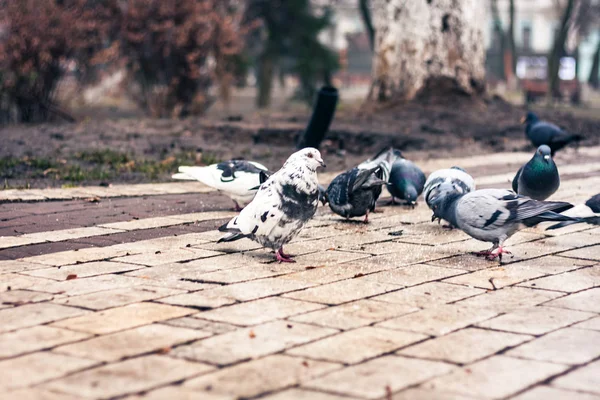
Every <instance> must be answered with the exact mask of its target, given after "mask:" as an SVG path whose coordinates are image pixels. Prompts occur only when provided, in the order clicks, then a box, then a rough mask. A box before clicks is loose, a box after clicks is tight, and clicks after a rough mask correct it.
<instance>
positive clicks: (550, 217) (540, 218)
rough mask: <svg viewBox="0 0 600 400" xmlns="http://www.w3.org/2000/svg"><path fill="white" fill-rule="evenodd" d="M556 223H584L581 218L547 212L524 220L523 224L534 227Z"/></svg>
mask: <svg viewBox="0 0 600 400" xmlns="http://www.w3.org/2000/svg"><path fill="white" fill-rule="evenodd" d="M555 221H560V222H570V224H576V223H580V222H582V221H581V218H573V217H568V216H566V215H562V214H559V213H556V212H554V211H545V212H543V213H541V214H538V215H536V216H533V217H530V218H527V219H524V220H523V223H524V224H525V225H526V226H529V227H532V226H535V225H537V224H540V223H542V222H555Z"/></svg>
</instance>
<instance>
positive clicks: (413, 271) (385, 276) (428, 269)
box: [365, 264, 467, 287]
mask: <svg viewBox="0 0 600 400" xmlns="http://www.w3.org/2000/svg"><path fill="white" fill-rule="evenodd" d="M466 272H467V271H463V270H460V269H450V268H442V267H433V266H431V265H427V264H416V265H409V266H407V267H403V268H396V269H391V270H388V271H382V272H378V273H376V274H372V275H369V276H367V277H366V278H365V279H366V280H369V281H375V282H380V283H391V284H394V285H398V286H404V287H406V286H414V285H418V284H420V283H425V282H431V281H437V280H440V279H444V278H448V277H450V276H455V275H460V274H464V273H466Z"/></svg>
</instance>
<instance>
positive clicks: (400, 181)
mask: <svg viewBox="0 0 600 400" xmlns="http://www.w3.org/2000/svg"><path fill="white" fill-rule="evenodd" d="M424 186H425V174H424V173H423V171H421V169H419V167H417V166H416V165H415V163H413V162H412V161H409V160H407V159H405V158H400V159H398V160H396V161H395V162H394V164H393V165H392V170H391V172H390V179H389V181H388V185H387V189H388V191H389V192H390V194H391V195H392V204H394V199H396V198H397V199H400V200H406V202H407V204H409V205H412V206H414V205H415V204H416V203H417V198H418V197H419V196H420V195H421V193H422V192H423V187H424Z"/></svg>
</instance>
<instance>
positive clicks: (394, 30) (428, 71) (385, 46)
mask: <svg viewBox="0 0 600 400" xmlns="http://www.w3.org/2000/svg"><path fill="white" fill-rule="evenodd" d="M486 8H487V7H486V4H485V2H484V1H481V0H435V1H433V0H423V1H412V0H411V1H406V0H375V1H374V3H373V17H374V18H373V22H374V25H375V35H376V40H375V54H374V59H373V82H372V86H371V92H370V95H369V96H370V98H371V99H372V100H375V101H379V102H387V101H406V100H411V99H413V98H414V97H415V96H416V95H417V94H421V93H423V94H428V93H438V92H453V93H455V92H459V93H463V94H480V93H482V92H483V91H484V88H485V86H484V78H485V65H484V63H485V48H484V40H483V29H484V27H485V25H486Z"/></svg>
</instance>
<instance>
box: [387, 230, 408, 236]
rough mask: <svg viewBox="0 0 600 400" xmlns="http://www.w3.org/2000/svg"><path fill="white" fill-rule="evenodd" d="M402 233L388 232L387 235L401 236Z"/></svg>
mask: <svg viewBox="0 0 600 400" xmlns="http://www.w3.org/2000/svg"><path fill="white" fill-rule="evenodd" d="M403 232H404V231H403V230H399V231H393V232H388V235H390V236H402V233H403Z"/></svg>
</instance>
